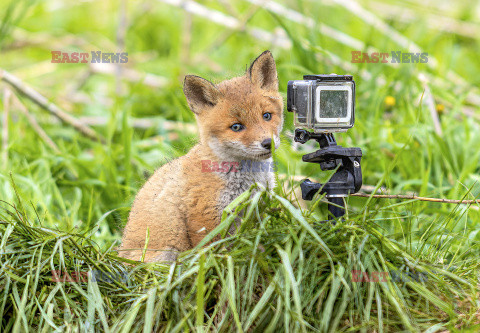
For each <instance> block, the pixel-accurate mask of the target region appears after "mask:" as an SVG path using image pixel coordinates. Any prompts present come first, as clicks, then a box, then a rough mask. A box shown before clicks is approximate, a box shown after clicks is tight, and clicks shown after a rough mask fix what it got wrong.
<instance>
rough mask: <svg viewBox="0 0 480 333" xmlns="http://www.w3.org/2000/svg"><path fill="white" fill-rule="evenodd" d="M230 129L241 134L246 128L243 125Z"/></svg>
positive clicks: (234, 125) (233, 126)
mask: <svg viewBox="0 0 480 333" xmlns="http://www.w3.org/2000/svg"><path fill="white" fill-rule="evenodd" d="M230 128H231V129H232V131H234V132H240V131H241V130H243V129H244V128H245V126H243V125H242V124H238V123H237V124H233V125H232V126H230Z"/></svg>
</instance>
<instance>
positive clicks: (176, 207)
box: [119, 51, 283, 261]
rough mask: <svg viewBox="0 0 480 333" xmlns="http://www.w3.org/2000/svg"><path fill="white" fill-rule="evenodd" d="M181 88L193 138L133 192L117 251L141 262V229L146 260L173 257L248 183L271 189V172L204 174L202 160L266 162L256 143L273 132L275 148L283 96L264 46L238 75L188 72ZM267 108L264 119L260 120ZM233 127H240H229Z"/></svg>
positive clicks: (201, 235)
mask: <svg viewBox="0 0 480 333" xmlns="http://www.w3.org/2000/svg"><path fill="white" fill-rule="evenodd" d="M184 93H185V96H186V98H187V102H188V104H189V106H190V108H191V110H192V111H193V112H194V113H195V115H196V119H197V124H198V126H199V129H200V142H199V143H198V144H197V145H196V146H195V147H193V148H192V149H191V150H190V151H189V152H188V153H187V154H186V155H185V156H182V157H180V158H178V159H176V160H173V161H171V162H169V163H167V164H166V165H164V166H162V167H161V168H160V169H158V170H157V171H156V172H155V173H154V175H153V176H152V177H151V178H150V179H149V180H148V181H147V183H146V184H145V185H144V186H143V188H142V189H141V190H140V191H139V193H138V194H137V196H136V198H135V202H134V204H133V207H132V210H131V213H130V217H129V220H128V223H127V225H126V227H125V230H124V235H123V239H122V245H121V247H120V248H119V255H121V256H123V257H125V258H129V259H133V260H140V258H141V256H142V250H143V248H144V246H145V238H146V233H147V228H148V230H149V233H150V239H149V243H148V251H147V252H146V255H145V261H172V260H175V258H176V255H177V253H178V252H181V251H185V250H188V249H191V248H193V247H194V246H195V245H197V244H198V243H199V242H200V241H201V240H202V239H203V238H204V237H205V235H206V234H207V233H209V232H210V231H212V230H213V229H214V228H215V227H216V226H217V225H218V223H219V222H220V218H221V213H222V211H223V209H224V208H225V207H226V206H227V205H228V203H230V202H231V201H232V200H233V199H234V198H235V197H237V196H238V195H239V194H241V193H242V192H243V191H245V190H246V189H248V188H250V186H251V185H252V184H253V183H255V182H258V183H262V184H263V185H264V186H266V187H268V188H271V187H273V186H274V178H273V174H272V172H271V171H265V172H255V173H252V172H243V171H242V172H233V171H232V170H230V171H229V172H226V170H223V171H217V172H205V170H204V169H203V165H202V161H210V162H211V163H214V162H216V163H219V165H221V163H222V162H228V163H232V162H235V163H239V162H241V161H245V160H250V161H264V162H271V152H270V150H269V149H268V148H265V146H264V145H263V146H262V142H263V143H264V144H265V142H266V141H265V140H268V139H271V138H272V137H273V143H274V144H275V146H276V148H278V145H279V143H280V139H279V134H280V131H281V129H282V125H283V101H282V98H281V96H280V94H279V93H278V80H277V72H276V67H275V62H274V60H273V57H272V55H271V53H270V51H265V52H264V53H262V54H261V55H260V56H259V57H258V58H257V59H255V61H254V62H253V63H252V65H251V66H250V68H249V69H248V70H247V72H246V73H245V75H243V76H241V77H236V78H233V79H231V80H227V81H223V82H221V83H220V84H218V85H214V84H212V83H211V82H209V81H207V80H205V79H202V78H200V77H197V76H191V75H188V76H186V78H185V82H184ZM266 112H268V113H271V115H272V117H271V119H270V120H266V119H265V118H264V113H266ZM233 124H241V125H242V126H244V129H243V130H241V131H239V132H235V131H233V130H232V128H231V126H232V125H233Z"/></svg>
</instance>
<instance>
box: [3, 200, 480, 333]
mask: <svg viewBox="0 0 480 333" xmlns="http://www.w3.org/2000/svg"><path fill="white" fill-rule="evenodd" d="M246 194H249V193H248V192H247V193H246ZM242 209H244V210H245V211H246V214H245V217H244V219H243V224H242V227H241V229H240V232H239V234H238V235H235V236H233V237H228V238H224V239H223V240H220V241H217V242H215V243H213V244H211V245H209V246H206V247H203V248H198V249H194V250H192V251H188V252H186V253H184V254H182V256H181V257H180V259H179V261H178V262H177V263H176V264H175V265H172V266H169V265H161V264H141V263H136V262H131V261H128V260H125V259H119V258H118V257H116V255H115V254H114V253H113V252H112V251H111V249H109V250H107V251H103V250H101V249H100V247H99V246H98V244H96V243H95V242H94V241H93V240H92V232H88V233H78V232H77V233H67V232H62V231H55V230H51V229H45V228H40V227H33V226H32V225H31V222H30V221H29V219H28V218H27V217H26V216H25V215H23V214H22V213H21V210H19V208H15V207H11V206H10V207H8V206H7V207H5V210H4V213H3V214H2V221H5V222H2V223H1V224H0V229H1V231H2V234H3V237H2V243H1V248H0V250H1V251H2V268H1V273H2V274H1V275H0V276H2V279H1V284H2V286H3V288H2V293H1V294H0V296H1V297H0V299H1V300H3V303H2V307H1V308H0V310H1V311H2V314H3V316H2V318H3V319H2V325H3V328H4V329H5V330H10V329H12V328H17V329H19V330H42V329H47V330H50V329H52V328H54V329H57V330H72V331H76V330H80V331H86V330H90V329H95V330H102V331H114V332H117V331H127V332H128V331H131V330H134V331H142V330H143V331H146V332H150V331H151V330H152V329H153V330H154V331H184V330H187V331H190V330H202V329H203V330H205V331H209V330H212V329H215V330H219V331H224V332H230V331H233V330H243V331H255V332H264V331H276V330H278V329H282V330H285V331H311V330H320V331H325V332H326V331H332V332H334V331H337V330H345V329H351V330H352V329H353V330H355V331H356V330H368V331H371V330H374V329H375V330H377V331H384V332H389V331H394V332H398V331H401V330H407V331H410V332H411V331H416V330H422V331H425V330H427V329H430V330H433V328H435V327H436V328H444V329H447V328H453V327H455V326H456V327H464V326H466V325H472V324H473V323H474V321H475V320H476V317H475V316H474V313H475V309H476V301H475V300H476V298H477V295H478V291H477V289H476V283H477V270H478V265H479V263H478V262H476V261H474V260H472V259H470V258H469V257H468V256H467V255H466V254H465V253H459V254H458V255H457V256H455V257H454V258H452V260H449V261H448V263H447V262H444V263H443V264H440V263H439V262H438V260H437V261H433V260H432V255H433V254H434V253H435V251H436V249H432V248H431V247H430V246H429V245H431V242H430V241H429V238H430V237H432V235H435V234H436V233H438V232H439V231H441V230H442V228H439V227H438V226H436V225H434V224H431V225H430V226H429V227H430V228H429V229H428V230H427V231H425V232H424V233H423V234H422V235H421V237H419V240H418V243H417V244H416V245H417V248H416V249H412V248H411V247H410V248H409V246H406V245H405V244H402V242H398V241H396V240H395V239H393V238H391V237H385V236H384V235H382V233H381V232H380V231H379V230H380V228H379V225H378V224H377V223H376V219H377V213H376V212H371V211H368V210H366V211H365V212H364V213H363V214H359V215H355V216H350V218H349V219H348V220H347V221H339V222H338V223H337V224H336V225H335V226H332V225H331V224H330V223H321V222H317V221H316V219H315V218H313V216H312V214H310V213H311V212H305V214H302V213H301V211H299V210H298V209H296V208H295V207H294V206H293V205H292V204H291V203H290V202H289V201H288V200H286V199H284V198H282V197H281V196H278V195H276V194H273V195H271V194H267V193H265V192H258V193H257V194H255V195H254V196H253V197H252V198H251V199H249V198H248V196H247V195H244V196H243V198H240V199H239V200H237V202H236V203H234V204H232V205H230V206H229V207H228V208H227V211H230V214H228V213H227V212H225V214H224V219H223V221H222V223H221V225H220V226H219V228H217V229H216V230H215V231H213V232H212V234H210V236H212V237H213V236H214V235H215V234H216V233H220V234H223V235H225V233H226V232H227V230H228V228H229V226H230V224H231V223H232V222H233V218H234V217H235V216H236V215H237V212H239V211H240V210H242ZM7 221H8V222H7ZM415 238H416V237H415ZM408 243H409V242H408ZM447 247H448V246H447ZM128 263H130V264H131V265H128ZM355 270H358V271H362V272H368V274H369V276H373V275H372V274H373V273H374V272H389V271H390V272H391V271H394V272H396V273H395V274H397V275H400V274H401V273H400V272H404V273H405V274H407V273H410V274H418V273H423V276H424V278H423V279H418V281H416V280H415V279H414V278H408V277H407V276H406V275H405V276H404V278H403V280H395V277H394V275H391V273H390V276H389V277H387V278H386V279H385V282H382V281H378V280H377V281H376V282H355V280H354V278H353V279H352V271H355ZM52 271H60V272H61V273H58V274H59V275H58V276H59V277H60V279H62V278H65V277H64V276H65V272H68V274H69V275H70V276H72V281H70V280H68V278H67V279H66V280H63V281H60V282H56V281H53V280H52ZM95 271H96V272H105V274H111V275H109V276H110V280H108V278H106V277H103V278H100V279H99V280H97V281H92V274H94V273H93V272H95ZM75 272H77V273H75ZM78 272H85V273H84V274H85V276H86V274H87V273H86V272H90V273H89V280H88V281H87V278H86V277H85V281H83V280H82V279H81V278H79V276H81V275H80V274H81V273H78ZM75 276H76V277H77V278H75ZM97 276H98V275H97ZM69 281H70V282H69ZM460 314H462V315H461V316H460ZM477 327H478V325H477Z"/></svg>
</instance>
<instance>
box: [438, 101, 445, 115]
mask: <svg viewBox="0 0 480 333" xmlns="http://www.w3.org/2000/svg"><path fill="white" fill-rule="evenodd" d="M437 112H438V113H440V114H442V113H444V112H445V105H443V104H442V103H439V104H437Z"/></svg>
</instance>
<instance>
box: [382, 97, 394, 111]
mask: <svg viewBox="0 0 480 333" xmlns="http://www.w3.org/2000/svg"><path fill="white" fill-rule="evenodd" d="M395 102H396V101H395V97H393V96H387V97H385V100H384V103H385V106H386V107H387V108H391V107H393V106H395Z"/></svg>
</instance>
